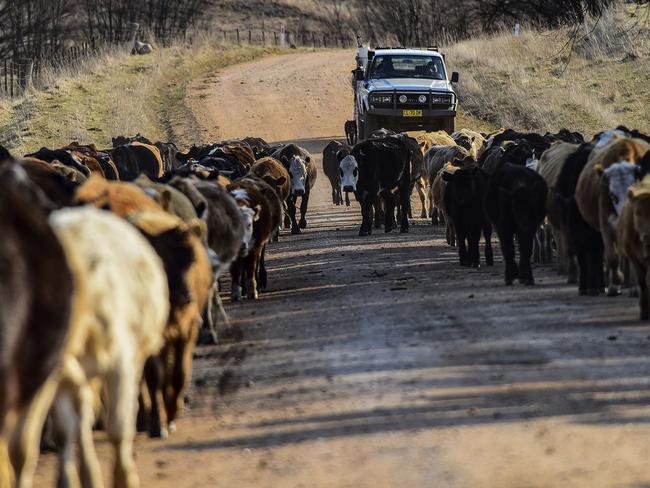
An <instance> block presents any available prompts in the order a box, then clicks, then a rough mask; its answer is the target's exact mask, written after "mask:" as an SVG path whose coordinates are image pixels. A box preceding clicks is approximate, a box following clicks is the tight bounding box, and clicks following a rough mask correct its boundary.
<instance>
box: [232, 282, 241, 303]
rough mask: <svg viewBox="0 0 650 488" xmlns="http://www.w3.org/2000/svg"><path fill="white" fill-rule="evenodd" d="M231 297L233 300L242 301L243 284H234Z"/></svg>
mask: <svg viewBox="0 0 650 488" xmlns="http://www.w3.org/2000/svg"><path fill="white" fill-rule="evenodd" d="M230 299H231V300H232V301H233V302H240V301H241V286H239V285H233V287H232V291H231V293H230Z"/></svg>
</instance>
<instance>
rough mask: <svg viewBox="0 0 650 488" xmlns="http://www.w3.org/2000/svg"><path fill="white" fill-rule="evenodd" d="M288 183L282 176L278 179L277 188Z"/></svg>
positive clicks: (276, 181)
mask: <svg viewBox="0 0 650 488" xmlns="http://www.w3.org/2000/svg"><path fill="white" fill-rule="evenodd" d="M286 181H287V179H286V178H285V177H284V176H280V177H279V178H276V180H275V184H276V185H277V186H280V185H284V183H285V182H286Z"/></svg>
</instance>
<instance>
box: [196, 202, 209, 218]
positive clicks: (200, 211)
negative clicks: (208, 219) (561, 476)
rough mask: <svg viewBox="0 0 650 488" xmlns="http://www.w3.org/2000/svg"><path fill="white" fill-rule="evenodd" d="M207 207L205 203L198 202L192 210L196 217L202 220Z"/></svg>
mask: <svg viewBox="0 0 650 488" xmlns="http://www.w3.org/2000/svg"><path fill="white" fill-rule="evenodd" d="M207 208H208V207H207V205H206V204H205V202H199V203H197V204H196V207H194V210H196V216H197V217H198V218H200V219H203V217H204V216H205V211H206V210H207Z"/></svg>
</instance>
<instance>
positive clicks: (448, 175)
mask: <svg viewBox="0 0 650 488" xmlns="http://www.w3.org/2000/svg"><path fill="white" fill-rule="evenodd" d="M442 179H443V181H446V182H447V183H449V182H450V181H451V180H453V179H454V173H452V172H451V171H443V172H442Z"/></svg>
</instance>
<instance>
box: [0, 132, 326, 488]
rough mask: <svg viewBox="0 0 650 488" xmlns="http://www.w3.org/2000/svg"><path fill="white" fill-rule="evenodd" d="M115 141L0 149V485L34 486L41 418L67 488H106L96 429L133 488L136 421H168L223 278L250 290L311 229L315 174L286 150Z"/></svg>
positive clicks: (306, 160) (153, 431)
mask: <svg viewBox="0 0 650 488" xmlns="http://www.w3.org/2000/svg"><path fill="white" fill-rule="evenodd" d="M113 145H114V147H113V148H111V149H107V150H98V149H97V147H96V146H94V145H80V144H77V143H71V144H70V145H68V146H66V147H63V148H60V149H56V150H52V149H47V148H42V149H41V150H39V151H37V152H35V153H33V154H28V155H26V156H24V157H22V158H19V157H14V156H13V155H12V154H11V153H10V152H9V151H7V150H6V149H5V148H2V147H0V234H1V235H2V236H3V237H2V239H1V240H0V486H2V487H5V486H13V485H14V484H15V486H18V487H28V486H31V485H32V482H33V473H34V470H35V466H36V462H37V458H38V453H39V445H40V444H39V439H40V438H41V431H42V430H43V426H44V425H46V426H47V427H48V428H47V432H48V433H49V436H50V438H51V439H50V440H54V441H55V443H56V445H57V450H58V453H59V484H60V486H79V483H81V484H82V485H83V486H102V476H101V472H100V469H99V461H98V459H97V456H96V454H95V450H94V445H93V434H92V429H93V427H97V425H96V423H97V422H99V424H101V426H102V427H103V428H104V429H105V430H106V433H107V435H108V438H109V440H110V442H111V443H112V444H113V446H114V449H115V465H114V486H119V487H134V486H137V485H138V477H137V472H136V469H135V465H134V455H133V445H132V444H133V438H134V435H135V432H136V429H138V430H143V431H148V432H149V434H150V435H151V436H152V437H166V436H167V435H168V434H169V432H171V431H172V430H173V428H174V421H175V420H176V419H177V418H178V417H179V415H181V413H182V411H183V406H184V398H185V393H186V389H187V385H188V382H189V379H190V376H191V368H192V357H193V349H194V346H195V343H196V342H197V340H204V341H210V342H214V341H216V340H217V338H218V333H220V332H222V331H224V330H226V329H227V328H228V318H227V316H226V313H225V311H224V309H223V305H222V303H221V298H220V294H219V278H220V277H221V276H222V275H223V274H224V272H226V271H230V275H231V298H232V299H233V300H241V299H242V295H246V296H247V297H248V298H249V299H256V298H258V293H259V292H260V291H261V290H264V288H265V287H266V286H267V273H266V269H265V263H264V255H265V250H266V246H267V244H268V243H269V242H270V241H272V240H274V239H275V240H277V239H278V235H279V230H280V227H281V225H282V223H283V221H284V225H285V227H290V228H291V232H292V233H300V232H301V229H303V228H305V227H306V226H307V220H306V212H307V205H308V201H309V194H310V190H311V189H312V187H313V185H314V182H315V180H316V168H315V164H314V162H313V161H312V158H311V156H310V155H309V154H308V153H307V152H306V151H304V150H303V149H301V148H299V147H298V146H296V145H294V144H286V145H279V146H274V147H271V146H269V145H268V144H266V143H265V142H264V141H263V140H261V139H255V138H248V139H245V140H241V141H228V142H223V143H219V144H213V145H209V146H201V147H196V146H193V147H192V148H191V149H190V150H189V151H188V152H187V153H183V152H181V151H179V150H178V149H177V148H176V146H174V145H173V144H168V143H156V144H152V143H151V142H150V141H148V140H146V139H145V138H143V137H142V136H139V135H138V136H136V137H133V138H128V139H127V138H116V139H114V140H113ZM298 198H301V206H300V217H299V219H298V218H297V217H296V200H297V199H298ZM201 332H205V333H204V334H200V333H201ZM76 445H78V446H79V460H80V463H79V467H80V469H79V470H78V469H77V462H76V459H75V450H76Z"/></svg>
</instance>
